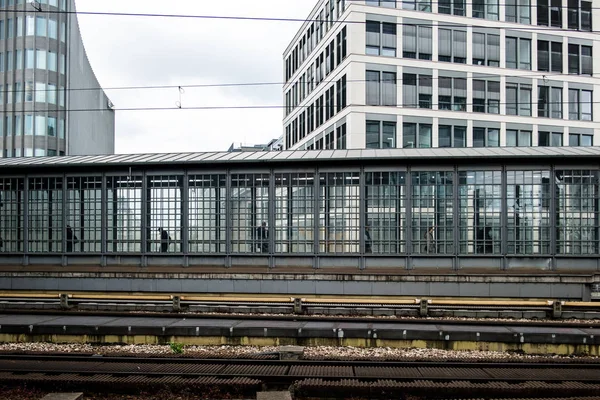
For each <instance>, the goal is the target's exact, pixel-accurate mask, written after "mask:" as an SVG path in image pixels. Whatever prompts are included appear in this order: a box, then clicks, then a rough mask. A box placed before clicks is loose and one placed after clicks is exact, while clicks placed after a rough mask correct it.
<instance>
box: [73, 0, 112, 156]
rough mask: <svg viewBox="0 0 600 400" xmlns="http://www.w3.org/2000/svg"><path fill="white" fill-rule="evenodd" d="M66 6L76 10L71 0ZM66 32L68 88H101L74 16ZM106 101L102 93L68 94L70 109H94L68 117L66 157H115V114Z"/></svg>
mask: <svg viewBox="0 0 600 400" xmlns="http://www.w3.org/2000/svg"><path fill="white" fill-rule="evenodd" d="M69 3H70V10H75V2H74V0H69ZM68 31H69V32H68V45H69V53H68V60H67V65H68V70H67V76H68V86H67V87H68V88H69V89H77V88H89V87H100V84H99V83H98V80H97V79H96V76H95V74H94V71H93V69H92V67H91V65H90V62H89V60H88V57H87V54H86V52H85V47H84V45H83V40H82V37H81V32H80V30H79V22H78V20H77V16H76V15H75V14H71V18H70V20H69V28H68ZM108 102H109V99H108V97H107V96H106V94H105V93H104V91H103V90H68V91H67V99H66V104H67V108H68V109H69V110H78V109H89V110H95V111H89V112H88V111H83V112H82V111H77V112H69V113H68V114H67V126H66V130H67V154H69V155H95V154H114V152H115V113H114V111H112V110H110V109H109V108H108ZM100 110H102V111H100Z"/></svg>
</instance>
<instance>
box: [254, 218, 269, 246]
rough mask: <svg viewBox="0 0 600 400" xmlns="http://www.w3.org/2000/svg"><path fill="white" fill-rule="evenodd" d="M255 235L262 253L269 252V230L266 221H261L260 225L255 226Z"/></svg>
mask: <svg viewBox="0 0 600 400" xmlns="http://www.w3.org/2000/svg"><path fill="white" fill-rule="evenodd" d="M256 236H257V237H258V240H259V247H260V251H261V252H262V253H268V252H269V230H268V229H267V223H266V222H264V221H263V223H262V225H261V226H259V227H258V228H256Z"/></svg>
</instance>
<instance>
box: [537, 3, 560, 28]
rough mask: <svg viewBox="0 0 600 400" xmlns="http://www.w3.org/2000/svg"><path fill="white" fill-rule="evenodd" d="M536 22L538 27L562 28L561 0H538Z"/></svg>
mask: <svg viewBox="0 0 600 400" xmlns="http://www.w3.org/2000/svg"><path fill="white" fill-rule="evenodd" d="M537 21H538V25H539V26H553V27H556V28H562V0H538V3H537Z"/></svg>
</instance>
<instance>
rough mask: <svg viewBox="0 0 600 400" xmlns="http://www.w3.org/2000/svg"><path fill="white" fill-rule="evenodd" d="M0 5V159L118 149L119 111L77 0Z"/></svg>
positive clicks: (14, 0)
mask: <svg viewBox="0 0 600 400" xmlns="http://www.w3.org/2000/svg"><path fill="white" fill-rule="evenodd" d="M0 10H1V11H0V80H1V81H0V84H1V85H2V86H1V88H2V99H1V100H0V112H1V115H2V118H1V119H0V150H1V151H0V156H2V157H23V156H25V157H30V156H56V155H65V154H69V155H80V154H112V153H114V148H115V139H114V137H115V134H114V132H115V117H114V111H112V110H111V109H110V107H109V106H110V103H109V99H108V98H107V96H106V95H105V94H104V92H103V90H102V89H101V88H100V85H99V83H98V81H97V79H96V77H95V75H94V72H93V70H92V68H91V66H90V63H89V61H88V58H87V56H86V53H85V49H84V46H83V42H82V39H81V34H80V32H79V26H78V23H77V16H76V14H74V13H70V12H74V11H75V2H74V0H42V1H40V2H36V3H34V4H32V3H31V2H26V1H24V0H0ZM81 89H85V90H81ZM82 110H85V111H82Z"/></svg>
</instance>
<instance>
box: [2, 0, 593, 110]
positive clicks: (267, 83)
mask: <svg viewBox="0 0 600 400" xmlns="http://www.w3.org/2000/svg"><path fill="white" fill-rule="evenodd" d="M346 1H348V2H357V3H358V2H361V3H362V2H365V3H366V1H365V0H346ZM395 3H396V4H397V3H402V1H396V2H395ZM430 3H440V2H439V1H431V2H430ZM465 4H466V3H465ZM469 4H473V3H469ZM39 6H40V9H34V10H32V11H29V10H18V9H3V10H0V12H2V11H4V12H22V13H28V12H32V13H40V12H41V13H55V14H80V15H98V16H125V17H162V18H194V19H219V20H249V21H274V22H307V21H308V22H311V21H313V22H325V23H328V22H329V23H333V24H336V23H341V22H344V23H361V24H365V23H366V21H347V20H323V19H311V18H307V19H299V18H279V17H251V16H218V15H191V14H156V13H125V12H94V11H66V10H51V9H49V8H48V9H47V10H42V9H41V5H39ZM536 6H537V5H536ZM397 25H411V26H414V25H415V24H413V23H397ZM428 25H429V24H428ZM469 25H470V26H473V27H477V26H476V25H471V24H469ZM437 26H444V25H437ZM448 26H452V27H456V26H457V25H456V24H451V25H448ZM481 27H484V26H481ZM496 28H497V29H513V28H515V29H519V30H523V29H529V28H535V29H538V28H539V29H541V30H544V31H549V30H560V31H564V30H563V29H552V28H548V27H531V26H527V25H525V26H518V27H496ZM584 32H593V33H597V32H598V31H584ZM449 65H451V64H449ZM486 75H487V76H490V77H498V75H497V74H491V73H478V76H477V77H474V78H473V79H477V78H481V79H484V76H486ZM554 75H563V74H561V73H550V72H549V73H543V72H541V71H538V72H537V73H536V74H532V75H519V76H518V77H532V78H533V77H542V78H544V79H545V78H546V77H550V76H554ZM430 79H431V80H435V79H439V77H438V78H433V77H431V78H430ZM366 81H367V80H347V83H353V82H366ZM302 82H304V81H302ZM332 82H335V81H327V80H325V81H321V82H319V83H318V84H321V83H326V84H327V83H332ZM396 82H402V78H400V77H399V78H398V79H396ZM287 83H289V82H245V83H222V84H191V85H148V86H122V87H109V88H101V87H90V88H66V89H62V90H61V89H47V88H46V89H32V90H27V92H34V93H35V92H39V91H46V92H50V91H63V90H64V91H66V92H71V91H91V90H104V91H110V90H149V89H154V90H157V89H174V88H179V89H181V88H185V89H189V88H215V87H244V86H269V85H285V84H287ZM5 92H6V93H11V92H13V93H17V92H20V93H24V92H25V90H15V89H13V90H9V91H5ZM240 107H241V108H247V107H246V106H232V109H239V108H240ZM253 107H254V106H253ZM265 107H268V108H273V107H280V108H283V107H285V106H257V108H265ZM218 108H221V109H222V107H200V108H196V107H191V108H190V107H187V108H185V109H218ZM295 108H297V107H295ZM112 109H113V110H115V111H143V110H156V111H158V110H163V109H164V110H170V109H174V110H175V109H184V108H183V107H174V108H112ZM105 110H106V109H98V111H105ZM57 111H59V112H61V111H94V110H57ZM5 112H6V111H5Z"/></svg>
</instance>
